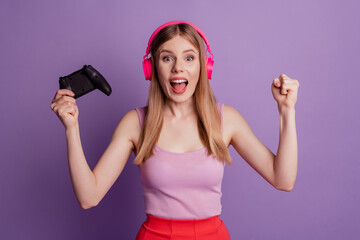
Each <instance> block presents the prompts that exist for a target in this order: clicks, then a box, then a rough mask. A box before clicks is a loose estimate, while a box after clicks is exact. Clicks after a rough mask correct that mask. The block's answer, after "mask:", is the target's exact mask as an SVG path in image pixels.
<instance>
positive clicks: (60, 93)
mask: <svg viewBox="0 0 360 240" xmlns="http://www.w3.org/2000/svg"><path fill="white" fill-rule="evenodd" d="M66 95H67V96H70V97H74V96H75V93H73V92H72V91H70V90H69V89H59V90H57V91H56V93H55V96H54V98H53V102H54V101H56V100H58V99H59V98H61V97H62V96H66Z"/></svg>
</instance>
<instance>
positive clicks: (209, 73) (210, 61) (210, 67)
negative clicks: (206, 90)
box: [205, 57, 214, 79]
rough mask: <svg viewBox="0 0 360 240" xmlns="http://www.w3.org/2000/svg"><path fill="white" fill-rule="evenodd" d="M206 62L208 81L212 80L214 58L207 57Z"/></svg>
mask: <svg viewBox="0 0 360 240" xmlns="http://www.w3.org/2000/svg"><path fill="white" fill-rule="evenodd" d="M205 61H206V73H207V77H208V79H211V76H212V70H213V67H214V60H213V59H212V58H208V57H205Z"/></svg>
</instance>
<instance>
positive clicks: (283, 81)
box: [271, 74, 300, 112]
mask: <svg viewBox="0 0 360 240" xmlns="http://www.w3.org/2000/svg"><path fill="white" fill-rule="evenodd" d="M299 85H300V84H299V82H298V81H297V80H295V79H292V78H290V77H288V76H287V75H285V74H281V75H280V77H279V78H275V79H274V81H273V82H272V84H271V91H272V94H273V96H274V99H275V101H276V102H277V104H278V108H279V111H280V112H281V111H283V110H286V109H295V103H296V101H297V95H298V88H299Z"/></svg>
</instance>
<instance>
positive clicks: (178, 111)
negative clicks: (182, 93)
mask: <svg viewBox="0 0 360 240" xmlns="http://www.w3.org/2000/svg"><path fill="white" fill-rule="evenodd" d="M194 112H195V104H194V100H193V98H190V99H189V100H187V101H185V102H174V101H170V100H168V99H167V100H166V102H165V107H164V115H165V114H166V115H171V116H173V117H175V118H182V117H185V116H188V115H190V114H193V113H194Z"/></svg>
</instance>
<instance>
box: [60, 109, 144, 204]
mask: <svg viewBox="0 0 360 240" xmlns="http://www.w3.org/2000/svg"><path fill="white" fill-rule="evenodd" d="M137 118H138V117H137V113H136V112H135V110H132V111H130V112H128V113H127V114H126V115H125V116H124V117H123V118H122V119H121V121H120V122H119V124H118V126H117V127H116V129H115V131H114V134H113V136H112V139H111V141H110V143H109V146H108V147H107V149H106V150H105V152H104V154H103V155H102V156H101V158H100V160H99V161H98V163H97V164H96V166H95V168H94V169H93V171H91V169H90V168H89V165H88V164H87V161H86V159H85V156H84V152H83V149H82V146H81V140H80V133H79V127H78V126H77V127H74V128H71V129H67V130H66V139H67V146H68V162H69V170H70V177H71V182H72V185H73V189H74V193H75V196H76V198H77V200H78V202H79V204H80V206H81V208H83V209H88V208H91V207H94V206H96V205H97V204H98V203H99V202H100V201H101V200H102V199H103V198H104V196H105V194H106V193H107V192H108V191H109V189H110V188H111V186H112V185H113V184H114V182H115V181H116V179H117V178H118V177H119V175H120V174H121V172H122V170H123V169H124V167H125V164H126V162H127V160H128V159H129V157H130V154H131V151H132V149H133V147H134V144H133V139H134V138H135V137H136V136H135V135H134V133H136V132H139V130H138V129H137V127H138V126H137V125H138V119H137ZM134 123H135V124H134ZM136 123H137V125H136Z"/></svg>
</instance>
